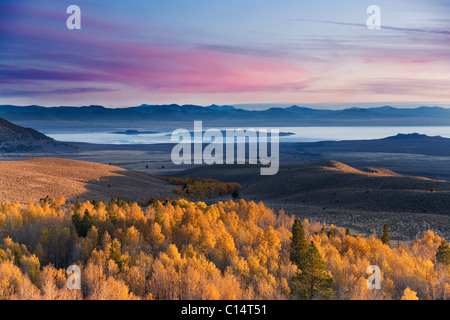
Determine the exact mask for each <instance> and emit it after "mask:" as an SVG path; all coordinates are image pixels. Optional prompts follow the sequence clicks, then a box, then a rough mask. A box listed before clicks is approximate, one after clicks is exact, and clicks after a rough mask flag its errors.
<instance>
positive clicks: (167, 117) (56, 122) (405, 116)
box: [0, 104, 450, 129]
mask: <svg viewBox="0 0 450 320" xmlns="http://www.w3.org/2000/svg"><path fill="white" fill-rule="evenodd" d="M0 117H2V118H4V119H6V120H9V121H14V122H16V123H19V124H21V125H29V126H32V127H34V128H37V129H39V128H43V127H58V126H67V125H69V126H70V124H77V123H78V124H80V125H95V126H101V127H105V126H108V127H111V126H112V127H117V126H130V125H132V126H134V127H137V126H141V127H142V126H145V125H146V124H149V123H151V124H152V125H159V126H163V125H165V124H166V123H174V122H178V123H184V122H192V121H195V120H202V121H204V122H206V125H211V126H212V125H221V126H225V125H227V126H231V125H237V126H243V125H247V126H256V125H259V126H263V125H264V126H269V125H273V126H276V125H284V126H322V125H324V126H355V125H361V126H364V125H376V126H380V125H386V126H389V125H411V126H436V125H450V109H446V108H441V107H419V108H394V107H390V106H384V107H378V108H349V109H344V110H318V109H311V108H306V107H299V106H291V107H288V108H270V109H267V110H262V111H251V110H244V109H239V108H235V107H233V106H217V105H211V106H209V107H202V106H197V105H182V106H180V105H177V104H171V105H145V104H144V105H141V106H137V107H128V108H105V107H103V106H98V105H91V106H85V107H64V106H61V107H42V106H36V105H31V106H12V105H0Z"/></svg>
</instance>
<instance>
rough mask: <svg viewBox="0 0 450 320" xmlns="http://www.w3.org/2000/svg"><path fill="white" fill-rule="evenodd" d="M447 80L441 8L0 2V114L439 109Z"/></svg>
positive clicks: (205, 0)
mask: <svg viewBox="0 0 450 320" xmlns="http://www.w3.org/2000/svg"><path fill="white" fill-rule="evenodd" d="M73 4H75V5H78V6H79V7H80V9H81V29H79V30H76V29H75V30H69V29H68V28H67V26H66V20H67V19H68V18H69V17H70V15H71V14H68V13H67V12H66V10H67V7H68V6H70V5H73ZM373 4H375V5H377V6H379V8H380V9H381V29H378V30H377V29H375V30H370V29H369V28H367V26H366V21H367V19H368V18H369V16H370V14H368V13H367V12H366V11H367V8H368V7H369V6H370V5H373ZM449 75H450V1H448V0H422V1H418V0H408V1H406V0H396V1H392V0H388V1H385V0H370V1H366V0H341V1H324V0H315V1H301V0H239V1H237V0H226V1H225V0H214V1H211V0H189V1H186V0H151V1H148V0H129V1H123V0H114V1H111V0H108V1H104V0H97V1H93V0H89V1H86V0H70V1H66V0H52V1H49V0H41V1H35V0H2V1H1V2H0V104H15V105H30V104H37V105H43V106H60V105H64V106H68V105H70V106H82V105H92V104H98V105H104V106H107V107H124V106H136V105H141V104H170V103H177V104H197V105H205V106H206V105H211V104H218V105H224V104H228V105H235V104H240V105H246V104H247V105H258V104H271V103H286V104H289V103H292V104H299V105H301V104H305V105H314V104H316V105H326V106H327V108H333V107H335V108H339V107H342V106H348V105H351V106H357V105H358V103H361V105H370V106H377V104H380V105H381V104H385V102H389V104H391V105H395V104H398V105H402V106H408V105H449V104H450V90H449V84H450V77H449Z"/></svg>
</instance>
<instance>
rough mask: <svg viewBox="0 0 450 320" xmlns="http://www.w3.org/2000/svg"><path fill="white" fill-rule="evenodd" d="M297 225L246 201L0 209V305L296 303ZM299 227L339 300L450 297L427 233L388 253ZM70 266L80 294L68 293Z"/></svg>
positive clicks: (364, 240) (447, 277)
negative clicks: (373, 276)
mask: <svg viewBox="0 0 450 320" xmlns="http://www.w3.org/2000/svg"><path fill="white" fill-rule="evenodd" d="M85 215H88V216H87V217H85ZM74 216H75V218H74ZM83 221H84V223H83ZM293 223H294V217H293V216H288V215H286V214H285V213H284V212H283V211H280V212H279V213H278V214H277V213H275V212H274V211H273V210H271V209H269V208H267V207H265V206H264V204H263V203H258V204H257V203H254V202H246V201H244V200H242V199H241V200H238V201H237V202H234V201H232V200H230V201H227V202H218V203H217V204H214V205H210V206H208V205H206V204H205V203H203V202H195V203H194V202H189V201H186V200H178V201H176V202H172V203H169V202H159V201H156V202H155V203H153V204H151V205H149V206H147V207H141V206H139V205H138V204H137V203H131V204H129V203H124V202H120V201H110V202H109V203H107V204H105V203H102V202H96V201H95V202H93V203H91V202H85V203H78V204H76V205H72V204H71V203H68V204H66V203H65V200H64V198H61V199H58V200H53V199H46V200H45V201H41V202H40V203H31V202H30V203H28V204H27V205H20V204H18V203H1V204H0V298H1V299H292V298H293V297H294V295H293V288H295V286H294V283H293V282H294V281H295V279H298V278H296V275H298V274H299V270H298V268H297V265H296V264H294V263H293V262H292V261H291V259H290V256H291V253H290V251H291V239H292V232H291V231H292V226H293ZM302 226H303V228H304V233H305V236H306V239H307V241H308V244H311V243H313V245H314V248H313V247H312V246H311V254H313V257H314V259H315V260H317V261H323V262H324V263H325V267H326V274H327V275H329V278H330V279H332V290H330V292H332V296H331V297H330V298H332V299H416V298H418V299H440V298H443V299H446V298H448V297H449V294H450V273H449V269H448V268H449V267H448V266H447V265H446V264H444V263H441V262H437V260H436V253H437V251H438V247H439V246H440V245H441V243H442V240H443V239H441V238H440V237H439V236H437V235H435V234H434V233H433V232H431V231H429V232H427V233H425V234H424V235H423V237H421V238H419V239H417V240H415V241H413V243H412V244H411V245H402V244H398V245H393V246H392V247H390V246H388V245H386V244H383V243H382V241H381V240H380V239H379V237H377V236H376V235H374V236H370V237H363V236H352V235H350V234H348V233H346V232H345V231H343V230H341V229H339V228H335V227H333V226H326V225H324V224H321V223H310V222H308V221H306V220H305V221H303V222H302ZM330 229H331V230H332V232H329V231H330ZM73 264H75V265H77V266H79V267H80V269H81V272H82V275H81V276H82V277H81V280H82V281H81V290H69V289H68V288H67V286H66V281H67V277H68V274H67V273H66V269H67V268H68V267H69V266H70V265H73ZM370 265H378V266H379V267H380V268H381V270H382V289H381V290H369V289H368V287H367V277H368V275H367V274H366V270H367V267H368V266H370ZM300 280H301V279H300Z"/></svg>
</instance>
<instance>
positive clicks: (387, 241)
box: [380, 224, 391, 246]
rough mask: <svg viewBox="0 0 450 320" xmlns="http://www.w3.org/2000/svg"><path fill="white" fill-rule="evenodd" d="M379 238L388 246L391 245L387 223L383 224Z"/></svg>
mask: <svg viewBox="0 0 450 320" xmlns="http://www.w3.org/2000/svg"><path fill="white" fill-rule="evenodd" d="M380 240H381V242H383V243H384V244H386V245H388V246H390V245H391V237H390V236H389V227H388V225H387V224H385V225H384V226H383V234H382V235H381V237H380Z"/></svg>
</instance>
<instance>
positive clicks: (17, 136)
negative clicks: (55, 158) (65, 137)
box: [0, 118, 78, 153]
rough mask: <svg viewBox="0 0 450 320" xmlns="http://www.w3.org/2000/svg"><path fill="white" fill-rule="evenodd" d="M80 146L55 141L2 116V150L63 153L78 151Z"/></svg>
mask: <svg viewBox="0 0 450 320" xmlns="http://www.w3.org/2000/svg"><path fill="white" fill-rule="evenodd" d="M76 151H78V147H76V146H73V145H70V144H67V143H63V142H59V141H55V140H54V139H52V138H50V137H47V136H46V135H44V134H42V133H40V132H38V131H36V130H34V129H30V128H23V127H21V126H18V125H15V124H13V123H11V122H9V121H7V120H4V119H2V118H0V152H2V153H3V152H4V153H24V152H35V153H61V152H76Z"/></svg>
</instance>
